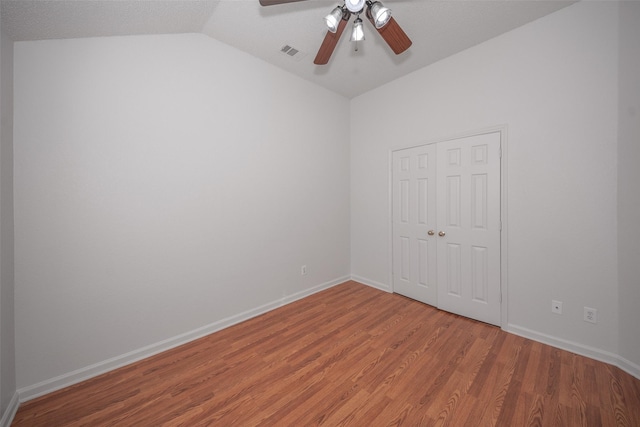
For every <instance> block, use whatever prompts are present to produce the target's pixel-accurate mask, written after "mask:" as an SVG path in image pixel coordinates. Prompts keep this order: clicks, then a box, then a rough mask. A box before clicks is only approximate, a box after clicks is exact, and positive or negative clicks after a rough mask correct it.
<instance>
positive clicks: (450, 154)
mask: <svg viewBox="0 0 640 427" xmlns="http://www.w3.org/2000/svg"><path fill="white" fill-rule="evenodd" d="M392 185H393V189H392V204H393V210H392V216H393V218H392V223H393V224H392V227H393V230H392V234H393V248H392V251H393V289H394V292H397V293H399V294H402V295H406V296H408V297H410V298H413V299H416V300H418V301H422V302H424V303H427V304H430V305H433V306H436V307H438V308H440V309H443V310H446V311H450V312H452V313H456V314H460V315H463V316H466V317H470V318H473V319H477V320H481V321H483V322H487V323H491V324H494V325H499V324H500V305H501V297H500V233H501V222H500V133H499V132H494V133H488V134H482V135H475V136H470V137H466V138H460V139H455V140H451V141H446V142H441V143H437V144H429V145H423V146H420V147H415V148H408V149H405V150H399V151H395V152H393V166H392Z"/></svg>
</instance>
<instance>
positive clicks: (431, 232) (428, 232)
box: [427, 230, 436, 236]
mask: <svg viewBox="0 0 640 427" xmlns="http://www.w3.org/2000/svg"><path fill="white" fill-rule="evenodd" d="M427 234H428V235H429V236H433V235H434V234H436V232H435V231H433V230H429V231H427Z"/></svg>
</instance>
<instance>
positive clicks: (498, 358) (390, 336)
mask: <svg viewBox="0 0 640 427" xmlns="http://www.w3.org/2000/svg"><path fill="white" fill-rule="evenodd" d="M13 425H15V426H23V425H27V426H49V427H50V426H85V425H90V426H102V425H117V426H177V425H185V426H200V425H214V426H308V425H327V426H345V425H353V426H400V425H406V426H432V425H433V426H436V425H437V426H445V425H450V426H636V427H637V426H640V380H638V379H636V378H634V377H632V376H630V375H628V374H626V373H625V372H623V371H621V370H620V369H618V368H616V367H614V366H611V365H608V364H605V363H601V362H597V361H594V360H592V359H588V358H586V357H582V356H578V355H575V354H572V353H569V352H566V351H562V350H559V349H556V348H553V347H549V346H547V345H544V344H540V343H538V342H534V341H531V340H528V339H525V338H521V337H518V336H515V335H511V334H508V333H506V332H503V331H501V330H500V329H499V328H497V327H494V326H490V325H486V324H484V323H481V322H476V321H473V320H470V319H466V318H464V317H460V316H457V315H454V314H450V313H446V312H443V311H439V310H437V309H435V308H433V307H430V306H427V305H424V304H421V303H419V302H416V301H413V300H411V299H408V298H405V297H402V296H400V295H395V294H388V293H386V292H382V291H378V290H376V289H373V288H370V287H367V286H364V285H361V284H359V283H355V282H347V283H344V284H342V285H339V286H336V287H333V288H331V289H328V290H326V291H323V292H320V293H318V294H315V295H312V296H310V297H308V298H305V299H303V300H300V301H297V302H294V303H292V304H289V305H287V306H285V307H281V308H279V309H277V310H274V311H271V312H269V313H266V314H264V315H262V316H259V317H256V318H254V319H251V320H248V321H246V322H243V323H241V324H238V325H235V326H232V327H230V328H227V329H225V330H222V331H220V332H217V333H215V334H212V335H209V336H207V337H205V338H202V339H200V340H197V341H194V342H192V343H189V344H186V345H183V346H180V347H178V348H175V349H172V350H170V351H167V352H164V353H162V354H159V355H156V356H154V357H151V358H148V359H146V360H143V361H141V362H137V363H135V364H132V365H129V366H126V367H124V368H121V369H118V370H115V371H112V372H109V373H107V374H104V375H101V376H99V377H96V378H93V379H90V380H88V381H85V382H82V383H80V384H76V385H74V386H71V387H68V388H66V389H64V390H60V391H57V392H54V393H51V394H49V395H46V396H43V397H41V398H38V399H35V400H32V401H29V402H26V403H24V404H23V405H21V406H20V408H19V410H18V413H17V414H16V417H15V419H14V421H13Z"/></svg>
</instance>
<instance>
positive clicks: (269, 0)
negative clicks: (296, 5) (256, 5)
mask: <svg viewBox="0 0 640 427" xmlns="http://www.w3.org/2000/svg"><path fill="white" fill-rule="evenodd" d="M297 1H305V0H260V4H261V5H262V6H273V5H274V4H284V3H293V2H297Z"/></svg>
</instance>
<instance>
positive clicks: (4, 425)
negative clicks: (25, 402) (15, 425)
mask: <svg viewBox="0 0 640 427" xmlns="http://www.w3.org/2000/svg"><path fill="white" fill-rule="evenodd" d="M18 406H20V396H19V395H18V392H17V391H16V392H15V393H13V397H12V398H11V400H10V401H9V405H7V409H5V410H4V413H3V414H2V418H0V427H9V426H10V425H11V423H12V422H13V418H14V417H15V416H16V412H18Z"/></svg>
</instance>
